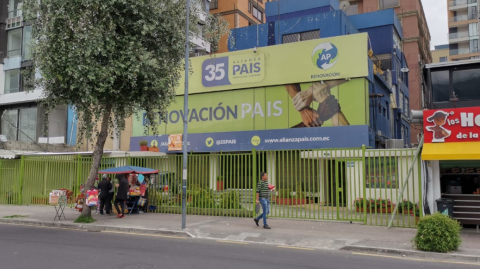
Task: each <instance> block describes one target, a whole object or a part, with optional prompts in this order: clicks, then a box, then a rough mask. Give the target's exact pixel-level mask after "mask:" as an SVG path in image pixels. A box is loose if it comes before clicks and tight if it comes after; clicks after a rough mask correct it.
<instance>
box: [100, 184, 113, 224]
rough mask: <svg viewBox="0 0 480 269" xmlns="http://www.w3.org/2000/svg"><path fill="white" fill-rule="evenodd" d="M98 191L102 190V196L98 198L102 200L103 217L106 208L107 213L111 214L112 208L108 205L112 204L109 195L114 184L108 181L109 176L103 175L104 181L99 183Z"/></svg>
mask: <svg viewBox="0 0 480 269" xmlns="http://www.w3.org/2000/svg"><path fill="white" fill-rule="evenodd" d="M98 189H99V190H100V195H99V197H98V199H99V200H100V215H103V209H104V208H106V211H107V212H106V213H107V214H110V207H109V205H108V203H110V204H111V203H112V202H111V201H112V200H111V199H110V194H109V191H110V189H112V183H110V181H108V180H107V175H103V178H102V181H100V183H98Z"/></svg>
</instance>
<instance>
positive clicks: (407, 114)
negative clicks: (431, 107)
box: [405, 98, 410, 117]
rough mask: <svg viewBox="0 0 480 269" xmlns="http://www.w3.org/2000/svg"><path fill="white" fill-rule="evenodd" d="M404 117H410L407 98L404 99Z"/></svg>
mask: <svg viewBox="0 0 480 269" xmlns="http://www.w3.org/2000/svg"><path fill="white" fill-rule="evenodd" d="M405 115H406V116H407V117H409V116H410V108H409V106H408V98H405Z"/></svg>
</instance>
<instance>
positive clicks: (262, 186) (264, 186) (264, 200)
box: [253, 172, 271, 229]
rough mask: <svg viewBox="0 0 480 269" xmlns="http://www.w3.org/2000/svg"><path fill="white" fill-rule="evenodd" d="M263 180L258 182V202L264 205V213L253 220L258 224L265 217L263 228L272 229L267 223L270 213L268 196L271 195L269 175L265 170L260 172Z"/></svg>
mask: <svg viewBox="0 0 480 269" xmlns="http://www.w3.org/2000/svg"><path fill="white" fill-rule="evenodd" d="M260 178H261V180H260V181H259V182H258V185H257V204H260V205H261V206H262V211H263V212H262V214H261V215H260V216H258V217H256V218H254V219H253V220H254V221H255V224H257V226H259V225H258V222H259V221H260V219H261V218H263V228H264V229H271V228H270V226H268V224H267V214H268V213H270V208H269V207H270V201H269V200H268V197H269V195H270V190H269V188H268V175H267V173H265V172H262V173H260Z"/></svg>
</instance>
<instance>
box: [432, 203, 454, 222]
mask: <svg viewBox="0 0 480 269" xmlns="http://www.w3.org/2000/svg"><path fill="white" fill-rule="evenodd" d="M435 202H437V209H438V212H440V213H442V214H443V215H446V216H449V217H450V218H453V199H449V198H440V199H437V200H436V201H435Z"/></svg>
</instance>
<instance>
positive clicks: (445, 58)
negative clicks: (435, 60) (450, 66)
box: [439, 56, 448, 63]
mask: <svg viewBox="0 0 480 269" xmlns="http://www.w3.org/2000/svg"><path fill="white" fill-rule="evenodd" d="M439 61H440V62H441V63H443V62H447V61H448V57H447V56H445V57H440V60H439Z"/></svg>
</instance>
